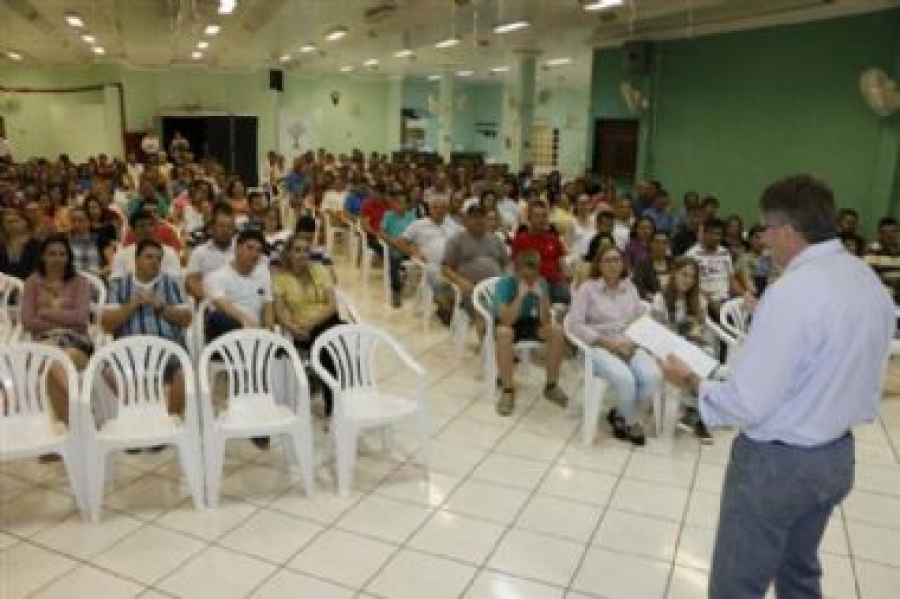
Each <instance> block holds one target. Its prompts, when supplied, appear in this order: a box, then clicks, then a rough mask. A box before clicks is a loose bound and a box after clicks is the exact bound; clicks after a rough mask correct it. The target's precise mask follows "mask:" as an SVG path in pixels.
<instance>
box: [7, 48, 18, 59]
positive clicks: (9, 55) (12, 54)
mask: <svg viewBox="0 0 900 599" xmlns="http://www.w3.org/2000/svg"><path fill="white" fill-rule="evenodd" d="M6 56H7V58H9V59H10V60H22V55H21V54H19V53H18V52H13V51H11V50H10V51H9V52H7V53H6Z"/></svg>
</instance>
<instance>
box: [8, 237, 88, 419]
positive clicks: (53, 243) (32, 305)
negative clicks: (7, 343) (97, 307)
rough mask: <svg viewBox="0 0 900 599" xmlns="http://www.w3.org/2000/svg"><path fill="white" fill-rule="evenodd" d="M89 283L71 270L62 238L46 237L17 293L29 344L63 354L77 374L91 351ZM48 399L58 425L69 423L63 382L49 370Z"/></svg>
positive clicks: (69, 252) (72, 260) (72, 265)
mask: <svg viewBox="0 0 900 599" xmlns="http://www.w3.org/2000/svg"><path fill="white" fill-rule="evenodd" d="M90 311H91V284H90V283H89V282H88V280H87V279H86V278H84V277H82V276H80V275H79V274H78V273H77V272H75V257H74V255H73V254H72V248H71V247H70V246H69V242H68V240H67V239H66V237H65V236H64V235H58V234H57V235H50V236H48V237H47V238H45V239H44V241H43V243H42V244H41V249H40V253H39V255H38V264H37V268H36V270H35V272H34V274H32V275H31V276H30V277H28V280H26V281H25V289H24V292H23V295H22V326H23V328H24V329H25V331H26V332H27V333H29V334H30V335H31V337H32V338H33V339H34V340H35V341H39V342H41V343H46V344H48V345H53V346H55V347H58V348H60V349H62V350H63V351H65V352H66V353H67V354H68V355H69V357H70V358H71V359H72V362H73V363H74V364H75V367H76V368H78V369H79V370H81V369H82V368H84V366H85V365H86V364H87V360H88V357H89V356H90V354H91V352H92V351H93V345H92V344H91V340H90V337H89V336H88V325H89V321H90ZM49 392H50V401H51V403H52V405H53V412H54V413H55V414H56V417H57V418H59V420H61V421H62V422H66V423H67V422H68V421H69V401H68V389H67V388H66V379H65V376H64V375H63V374H62V372H54V371H51V377H50V384H49Z"/></svg>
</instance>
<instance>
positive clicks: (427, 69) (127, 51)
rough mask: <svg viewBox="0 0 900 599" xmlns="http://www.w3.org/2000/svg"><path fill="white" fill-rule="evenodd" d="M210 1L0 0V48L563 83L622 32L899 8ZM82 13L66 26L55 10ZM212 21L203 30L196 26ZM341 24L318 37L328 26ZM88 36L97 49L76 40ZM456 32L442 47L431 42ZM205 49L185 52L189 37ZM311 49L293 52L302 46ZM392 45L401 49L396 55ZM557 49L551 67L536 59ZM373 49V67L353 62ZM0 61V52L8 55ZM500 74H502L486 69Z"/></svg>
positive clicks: (822, 2)
mask: <svg viewBox="0 0 900 599" xmlns="http://www.w3.org/2000/svg"><path fill="white" fill-rule="evenodd" d="M221 1H222V0H0V23H2V26H0V27H2V29H3V35H2V36H0V53H3V54H4V56H5V54H6V53H8V52H16V53H19V54H21V55H22V58H23V59H22V61H21V62H22V63H23V64H26V63H39V64H60V65H65V64H75V63H77V64H84V63H92V62H93V63H99V64H103V63H120V64H125V65H128V66H132V67H135V68H169V67H172V66H178V65H187V64H190V65H195V66H198V67H201V66H202V67H204V68H209V69H221V70H234V69H241V70H253V69H259V68H273V67H280V68H284V69H287V70H288V71H290V72H292V73H296V74H300V75H303V74H308V75H310V76H316V75H321V74H324V73H337V72H339V71H340V69H341V67H352V68H353V69H354V70H353V74H354V76H384V75H395V76H396V75H431V74H435V73H438V72H441V71H447V70H452V71H459V70H472V71H474V75H473V76H474V77H476V78H478V77H488V76H493V75H492V74H491V68H492V67H498V66H512V65H514V64H515V62H516V60H517V57H519V56H522V55H525V54H532V55H536V56H537V60H538V61H539V63H540V64H541V65H542V67H541V68H542V73H543V75H542V76H543V77H547V76H552V77H555V78H556V79H558V80H559V81H561V82H563V81H567V80H568V81H570V82H571V81H575V80H581V79H584V78H585V77H589V72H590V55H591V49H592V48H594V47H596V46H605V45H606V46H608V45H616V44H619V43H621V42H622V41H625V40H628V39H666V38H676V37H691V36H697V35H703V34H706V33H712V32H719V31H729V30H735V29H743V28H751V27H759V26H766V25H773V24H779V23H792V22H801V21H808V20H814V19H820V18H828V17H832V16H839V15H844V14H852V13H858V12H867V11H874V10H881V9H887V8H892V7H897V6H900V0H624V2H623V4H622V6H619V7H615V8H609V9H605V10H602V11H598V12H587V11H585V10H583V7H582V2H583V0H237V8H236V9H235V10H234V12H233V13H231V14H229V15H220V14H218V8H219V3H220V2H221ZM70 12H72V13H75V14H77V15H78V16H79V17H81V19H82V20H83V21H84V27H83V28H82V29H77V28H74V27H71V26H70V25H68V24H66V22H65V18H64V17H65V15H66V14H67V13H70ZM517 19H526V20H528V21H529V22H530V23H531V26H530V27H527V28H525V29H521V30H518V31H514V32H511V33H506V34H502V35H500V34H496V33H494V32H493V26H494V25H496V24H497V23H500V22H507V21H512V20H517ZM208 24H218V25H220V26H221V31H220V33H219V34H218V35H216V36H214V37H208V36H206V35H204V28H205V26H206V25H208ZM339 26H340V27H344V28H346V29H347V35H346V36H345V37H344V38H343V39H341V40H339V41H326V39H325V35H326V33H328V32H329V31H330V30H332V29H334V28H335V27H339ZM85 33H89V34H90V35H92V36H94V37H95V38H96V42H95V44H96V45H100V46H102V47H103V49H104V51H105V53H104V54H103V55H97V54H95V53H94V52H93V51H92V49H91V45H90V44H88V43H85V42H84V41H82V39H81V36H82V35H83V34H85ZM453 36H455V37H458V38H459V40H460V43H459V44H458V45H456V46H455V47H452V48H447V49H438V48H435V47H434V44H435V43H436V42H438V41H440V40H443V39H446V38H448V37H453ZM200 41H206V42H208V44H209V47H208V48H206V49H205V50H203V51H202V57H200V58H192V56H191V55H192V52H195V51H197V44H198V42H200ZM307 43H311V44H315V46H316V49H315V50H314V51H311V52H307V53H302V52H300V48H301V46H302V45H304V44H307ZM401 49H410V50H412V51H413V52H414V54H413V55H412V56H410V57H403V58H397V57H395V56H394V54H395V53H396V52H397V51H399V50H401ZM561 57H568V58H571V59H572V62H571V63H570V64H568V65H563V66H559V67H548V66H547V65H546V64H545V63H546V61H547V60H550V59H553V58H561ZM369 59H377V60H378V61H379V63H378V65H377V66H376V67H365V66H363V63H364V61H366V60H369ZM0 60H7V61H9V60H11V59H10V58H8V57H3V58H0ZM496 76H502V75H496Z"/></svg>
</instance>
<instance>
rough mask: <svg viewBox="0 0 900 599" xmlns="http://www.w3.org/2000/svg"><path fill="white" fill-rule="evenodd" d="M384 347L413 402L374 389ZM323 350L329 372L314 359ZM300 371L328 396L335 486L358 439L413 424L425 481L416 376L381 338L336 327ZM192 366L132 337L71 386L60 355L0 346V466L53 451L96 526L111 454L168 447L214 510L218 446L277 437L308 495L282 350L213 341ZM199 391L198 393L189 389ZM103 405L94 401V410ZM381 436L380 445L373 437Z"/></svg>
mask: <svg viewBox="0 0 900 599" xmlns="http://www.w3.org/2000/svg"><path fill="white" fill-rule="evenodd" d="M381 348H387V349H388V350H389V351H390V352H391V353H392V354H393V355H394V356H395V357H396V358H398V359H399V362H400V364H401V365H402V367H403V368H404V370H405V371H406V372H407V374H408V376H409V377H410V378H411V379H412V380H413V381H415V388H416V390H415V396H414V397H413V398H411V399H410V398H406V397H401V396H399V395H396V394H393V393H385V392H383V391H382V390H381V389H380V388H379V384H380V381H381V380H382V374H383V373H379V372H378V368H377V364H378V363H379V362H381V363H384V356H379V359H376V356H377V354H378V353H379V350H380V349H381ZM323 353H327V354H329V356H330V357H331V362H332V363H333V364H334V365H335V367H336V373H335V374H334V375H332V373H330V372H329V371H328V370H327V369H326V368H325V367H324V366H323V363H322V359H321V358H322V355H323ZM216 363H221V366H222V368H221V370H220V372H221V373H222V374H224V375H225V379H226V385H225V387H226V392H225V398H224V400H221V401H217V400H216V398H214V396H213V393H214V386H215V381H216V379H215V377H213V376H212V373H211V371H212V366H213V365H214V364H216ZM312 365H313V368H314V370H315V371H316V374H317V375H318V376H319V377H320V378H321V379H322V380H323V381H324V382H325V384H327V385H328V386H329V387H330V388H331V391H332V393H333V395H334V414H333V416H332V425H331V431H332V434H333V442H334V453H335V457H336V470H337V487H338V491H339V492H340V493H341V494H346V493H348V492H349V490H350V487H351V484H352V479H353V470H354V465H355V457H356V452H357V437H358V435H359V434H360V433H361V432H362V431H364V430H366V429H370V428H379V429H382V430H383V431H385V430H387V429H388V428H389V427H390V426H392V425H393V424H394V423H395V422H397V421H399V420H402V419H407V418H413V419H414V420H415V421H416V430H417V437H418V441H419V447H418V449H419V457H420V461H421V463H422V464H424V465H425V470H426V473H427V463H428V457H427V456H428V446H429V425H428V406H427V396H426V372H425V370H424V368H422V367H421V366H420V365H419V364H418V363H416V362H415V360H413V359H412V357H411V356H409V354H408V353H407V352H406V351H405V350H404V349H403V348H402V347H401V346H400V345H399V344H398V343H397V342H396V340H394V339H393V338H392V337H391V336H390V335H388V334H387V333H386V332H384V331H382V330H379V329H376V328H374V327H371V326H368V325H342V326H338V327H334V328H333V329H331V330H329V331H328V332H327V333H325V334H323V335H322V336H321V337H320V338H319V339H318V340H317V341H316V343H315V345H314V347H313V352H312ZM176 366H177V369H179V370H180V372H181V373H182V376H183V378H184V386H185V405H184V411H183V414H181V415H173V414H170V413H169V412H168V409H167V389H168V387H169V384H170V381H169V380H166V377H167V376H169V375H170V374H171V372H173V369H174V368H175V367H176ZM53 372H60V373H63V377H64V380H65V382H66V385H67V388H68V390H69V398H68V403H69V423H68V426H66V425H64V424H62V423H60V422H59V421H57V420H56V419H55V417H54V415H53V414H52V409H51V406H50V402H49V395H48V394H49V391H48V385H49V378H50V376H52V373H53ZM196 375H197V376H195V369H194V363H193V361H192V360H191V359H190V357H189V356H188V354H187V352H186V351H185V350H184V349H183V348H182V347H180V346H179V345H177V344H175V343H172V342H170V341H167V340H164V339H160V338H157V337H148V336H135V337H129V338H124V339H120V340H117V341H113V342H110V343H107V344H106V345H104V346H103V347H102V348H100V349H99V350H98V351H97V352H96V353H94V354H93V355H92V357H91V359H90V361H89V363H88V365H87V367H86V369H85V372H84V376H83V377H82V382H81V383H80V384H79V377H78V374H77V372H76V371H75V368H74V366H73V365H72V363H71V361H70V360H69V358H68V356H67V355H66V354H65V353H63V352H62V351H60V350H58V349H56V348H53V347H48V346H45V345H41V344H36V343H30V342H24V343H17V344H10V345H5V346H3V347H2V348H0V383H2V387H0V461H7V460H15V459H24V458H33V457H37V456H42V455H45V454H51V453H55V454H59V455H60V456H61V457H62V459H63V461H64V463H65V467H66V471H67V473H68V477H69V481H70V483H71V487H72V490H73V493H74V495H75V499H76V503H77V505H78V507H79V510H80V511H81V512H82V514H83V515H85V516H87V517H89V518H90V519H91V520H93V521H97V520H99V518H100V514H101V509H102V502H103V493H104V489H105V484H106V481H108V480H109V479H110V478H112V476H113V464H114V461H113V460H112V459H111V455H112V453H113V452H116V451H120V450H127V449H146V448H151V447H156V446H160V445H172V446H174V447H175V449H176V451H177V454H178V457H179V462H180V464H181V467H182V469H183V471H184V473H185V478H186V480H187V486H188V489H189V491H190V494H191V497H192V499H193V502H194V505H195V507H196V508H201V507H202V506H204V505H208V506H210V507H215V506H216V505H217V504H218V499H219V490H220V485H221V479H222V465H223V459H224V455H225V445H226V443H227V442H228V441H229V440H232V439H239V438H241V439H243V438H255V437H263V436H281V437H284V438H285V440H286V443H285V447H286V449H287V450H288V454H289V458H290V461H291V462H292V463H293V464H294V465H295V466H296V467H297V468H298V469H299V473H300V478H301V480H302V482H303V486H304V489H305V490H306V492H307V494H311V493H312V492H313V491H314V488H315V481H314V479H315V462H314V459H313V434H312V427H311V416H310V404H309V385H308V382H307V378H306V375H305V369H304V366H303V364H302V362H301V360H300V357H299V355H298V354H297V352H296V350H295V349H294V347H293V345H292V344H291V343H290V342H289V341H287V340H286V339H285V338H284V337H282V336H280V335H277V334H275V333H272V332H269V331H264V330H253V331H239V332H234V333H230V334H227V335H223V336H222V337H220V338H218V339H216V340H215V341H213V342H211V343H210V344H209V345H207V346H206V347H205V348H204V349H203V352H202V353H201V355H200V358H199V362H198V364H197V370H196ZM198 387H199V393H198ZM104 404H105V405H104ZM383 438H384V439H389V435H387V434H385V435H384V437H383Z"/></svg>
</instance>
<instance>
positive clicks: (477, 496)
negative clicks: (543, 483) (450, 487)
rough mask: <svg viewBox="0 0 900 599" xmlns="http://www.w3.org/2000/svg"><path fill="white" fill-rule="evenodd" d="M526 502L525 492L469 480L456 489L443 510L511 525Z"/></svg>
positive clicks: (526, 494)
mask: <svg viewBox="0 0 900 599" xmlns="http://www.w3.org/2000/svg"><path fill="white" fill-rule="evenodd" d="M527 500H528V492H527V491H523V490H521V489H514V488H512V487H501V486H500V485H494V484H491V483H486V482H482V481H477V480H469V481H467V482H464V483H463V484H461V485H460V486H459V487H457V489H456V491H454V493H453V495H451V496H450V500H449V501H447V503H446V504H445V505H444V508H445V509H447V510H450V511H452V512H457V513H460V514H465V515H468V516H475V517H477V518H484V519H486V520H492V521H494V522H499V523H500V524H511V523H512V522H513V520H515V519H516V514H517V513H518V511H519V510H520V509H521V508H522V506H523V505H524V504H525V502H526V501H527Z"/></svg>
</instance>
